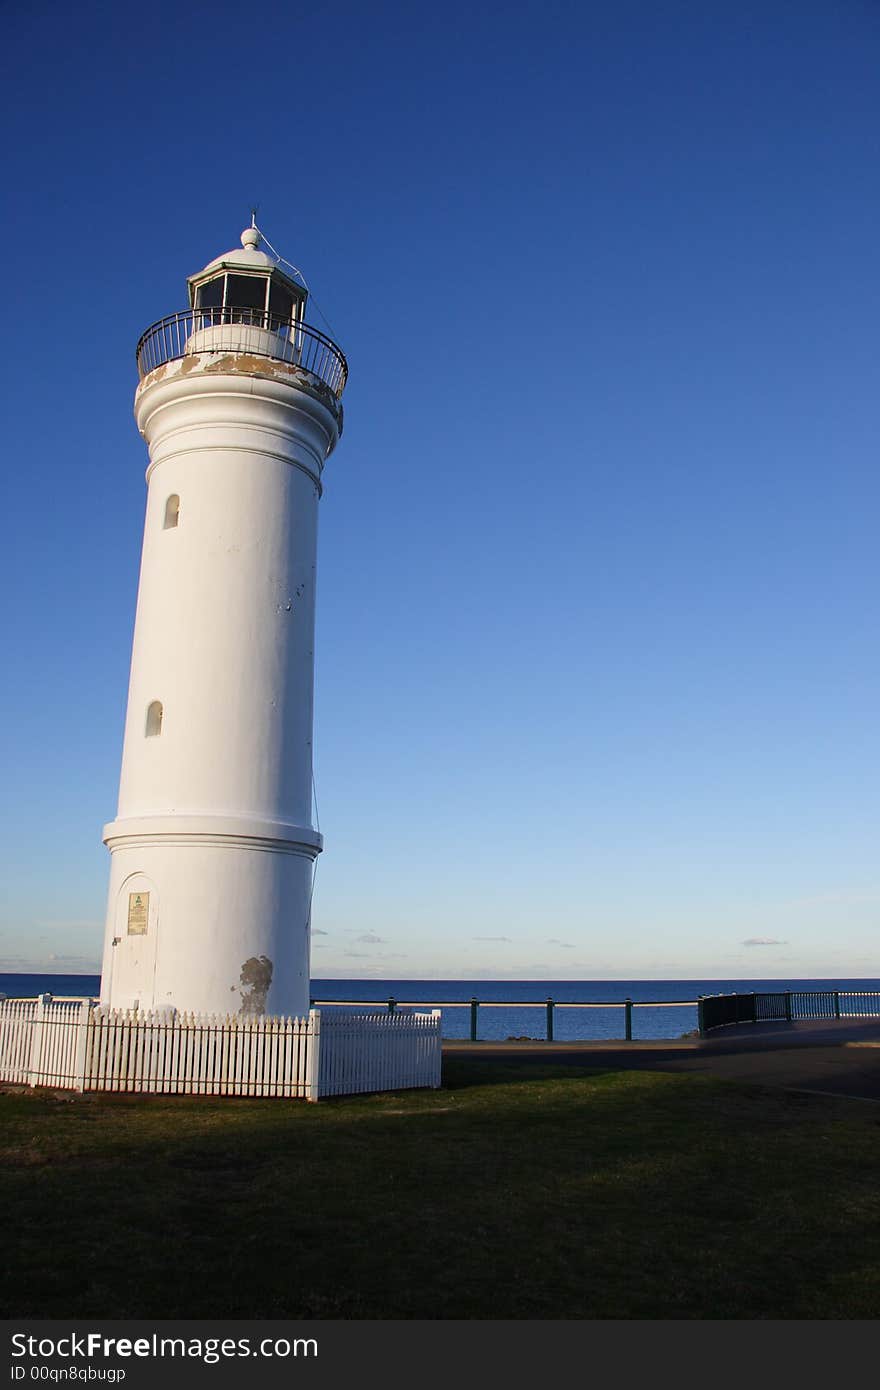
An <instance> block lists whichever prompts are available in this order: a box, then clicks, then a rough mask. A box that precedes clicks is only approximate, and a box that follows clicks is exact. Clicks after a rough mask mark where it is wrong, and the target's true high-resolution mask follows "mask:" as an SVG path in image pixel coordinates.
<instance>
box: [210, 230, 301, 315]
mask: <svg viewBox="0 0 880 1390" xmlns="http://www.w3.org/2000/svg"><path fill="white" fill-rule="evenodd" d="M262 240H263V238H262V236H261V234H260V231H259V230H258V228H257V227H254V226H250V227H245V229H244V231H243V232H242V234H241V247H240V248H239V247H236V248H234V249H233V250H231V251H225V252H224V253H223V254H222V255H221V256H215V257H214V259H213V260H212V261H209V262H208V264H207V265H206V266H205V267H204V269H203V270H199V271H197V272H196V274H195V275H190V277H189V279H188V280H187V286H188V289H189V302H190V305H191V307H192V308H193V309H220V308H225V309H248V310H251V311H258V312H260V311H261V312H263V313H266V314H271V315H272V316H273V317H280V318H282V319H285V320H302V317H303V309H304V307H305V302H306V300H307V299H308V290H307V289H306V288H305V286H304V285H302V284H300V283H299V282H298V281H297V280H295V279H294V278H293V277H292V276H291V275H288V274H286V272H285V271H283V270H282V269H281V267H280V265H279V264H278V262H277V260H274V259H273V258H272V257H271V256H268V255H267V254H266V252H265V251H261V250H260V244H261V242H262Z"/></svg>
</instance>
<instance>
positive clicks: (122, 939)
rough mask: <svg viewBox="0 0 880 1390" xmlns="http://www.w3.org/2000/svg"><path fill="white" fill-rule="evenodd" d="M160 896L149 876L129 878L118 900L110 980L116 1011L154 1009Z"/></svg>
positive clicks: (111, 997)
mask: <svg viewBox="0 0 880 1390" xmlns="http://www.w3.org/2000/svg"><path fill="white" fill-rule="evenodd" d="M158 925H159V894H158V893H157V892H156V885H155V884H154V883H153V882H152V880H151V879H148V878H147V877H146V875H145V874H133V875H132V876H131V877H130V878H127V879H126V880H125V882H124V883H123V885H122V887H121V888H120V890H119V896H118V897H117V899H116V930H115V932H114V939H113V958H112V964H111V977H110V1005H111V1007H112V1008H114V1009H151V1008H152V1007H153V1004H154V993H155V978H156V936H157V928H158Z"/></svg>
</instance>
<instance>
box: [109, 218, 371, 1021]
mask: <svg viewBox="0 0 880 1390" xmlns="http://www.w3.org/2000/svg"><path fill="white" fill-rule="evenodd" d="M241 242H242V249H241V250H238V249H236V250H234V251H230V252H229V253H227V254H226V255H224V256H220V257H219V258H218V259H217V260H214V261H212V262H211V263H210V265H208V266H206V267H205V269H204V270H202V271H200V272H199V273H198V274H197V275H193V276H191V277H190V279H189V282H188V283H189V297H190V308H189V309H188V310H187V311H186V312H183V313H178V314H172V315H170V316H169V317H168V318H165V319H162V320H160V322H159V323H157V324H154V325H153V327H152V328H150V329H148V330H147V332H146V333H145V334H144V336H143V337H142V339H141V341H140V343H139V345H138V354H137V356H138V369H139V373H140V378H141V380H140V385H139V386H138V388H137V393H136V396H135V416H136V419H137V423H138V428H139V429H140V432H141V434H142V435H143V436H144V439H145V440H146V442H147V445H148V448H149V467H148V468H147V484H148V491H147V507H146V519H145V523H144V541H143V553H142V559H141V572H140V584H139V588H138V600H137V615H136V619H135V629H134V643H133V650H132V658H131V680H130V685H129V694H128V712H127V717H126V724H125V743H124V748H123V754H122V773H121V778H120V789H119V808H118V812H117V817H116V820H114V821H113V822H112V823H111V824H110V825H107V826H106V827H105V828H104V842H105V844H106V845H107V846H108V848H109V850H110V853H111V869H110V892H109V903H108V909H107V927H106V940H105V948H104V964H103V976H102V986H101V1002H102V1004H104V1005H106V1006H108V1007H110V1008H134V1007H139V1008H141V1009H149V1008H162V1007H165V1006H174V1007H176V1008H177V1009H184V1010H195V1011H199V1012H209V1013H222V1014H226V1013H238V1012H242V1013H245V1014H255V1013H256V1014H259V1013H263V1012H266V1013H272V1014H280V1013H284V1014H302V1013H304V1012H305V1011H306V1010H307V1009H308V1006H309V919H310V906H311V885H312V876H313V866H314V860H315V858H316V856H317V855H318V853H319V852H320V850H321V837H320V835H319V834H318V833H317V832H316V831H315V830H314V829H313V827H312V707H313V668H314V625H315V578H316V542H317V521H318V500H319V498H320V495H321V473H322V469H323V466H324V461H325V459H326V458H327V457H328V455H329V454H330V452H331V451H332V449H333V448H334V446H335V445H336V442H337V440H338V438H339V435H340V433H341V430H342V405H341V403H340V396H341V394H342V390H343V387H344V385H345V379H346V374H347V366H346V362H345V358H344V356H343V354H342V352H341V351H340V350H339V348H338V347H336V345H335V344H334V343H332V342H331V341H330V340H329V339H328V338H326V337H325V336H324V335H323V334H321V333H319V332H317V331H316V330H315V329H313V328H310V327H308V326H307V325H306V323H305V318H304V310H305V304H306V299H307V291H306V289H305V288H304V286H303V285H301V284H299V283H298V281H297V279H296V278H295V277H294V276H290V275H287V274H285V273H284V272H283V271H282V270H281V268H280V266H279V265H278V264H277V263H276V261H275V260H274V259H272V258H271V257H270V256H268V255H266V254H265V252H263V251H261V250H260V243H261V236H260V233H259V232H258V231H257V229H256V227H250V228H248V229H247V230H246V231H245V232H244V233H243V234H242V237H241Z"/></svg>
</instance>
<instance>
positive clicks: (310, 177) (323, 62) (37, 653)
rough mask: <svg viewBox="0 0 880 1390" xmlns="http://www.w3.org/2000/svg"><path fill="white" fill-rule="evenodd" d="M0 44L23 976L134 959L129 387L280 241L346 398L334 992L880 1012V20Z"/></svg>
mask: <svg viewBox="0 0 880 1390" xmlns="http://www.w3.org/2000/svg"><path fill="white" fill-rule="evenodd" d="M3 27H4V46H3V47H4V53H3V63H4V67H5V69H6V70H5V72H4V82H3V91H2V102H3V105H4V106H5V107H6V110H5V113H4V130H5V131H6V134H7V142H6V143H7V150H6V159H5V174H4V184H3V187H4V192H5V194H6V196H7V200H8V201H7V213H6V226H7V233H6V252H5V263H6V273H5V276H4V286H5V289H4V299H5V305H4V320H5V325H6V327H5V331H4V333H3V345H2V350H3V355H4V359H5V361H4V367H3V381H4V385H5V387H6V390H7V392H8V401H9V404H8V408H7V411H6V412H4V415H5V418H4V425H3V443H4V450H3V452H4V467H3V487H4V505H3V513H4V517H5V522H6V524H5V527H4V541H3V545H2V547H0V566H2V571H3V573H2V596H3V605H2V611H3V632H2V648H0V650H2V659H3V681H2V701H3V718H2V731H3V732H2V739H3V747H2V778H3V788H4V793H3V797H2V822H0V844H2V856H3V861H4V862H3V865H2V900H3V901H2V917H0V969H7V970H8V969H16V968H20V969H29V968H40V967H44V968H52V969H61V968H68V969H72V970H89V969H92V968H94V967H95V965H96V963H97V962H98V961H99V959H100V949H101V940H102V927H103V915H104V900H105V892H106V882H107V872H108V865H109V856H108V855H107V853H106V851H105V849H104V848H103V846H102V845H101V842H100V832H101V826H102V824H103V823H104V822H105V821H107V820H109V819H111V818H112V816H113V814H114V812H115V808H116V793H117V781H118V772H119V759H120V752H121V740H122V725H123V716H124V708H125V698H126V687H127V677H128V663H129V655H130V643H131V631H132V622H133V615H134V603H135V594H136V585H137V574H138V563H139V551H140V538H141V527H142V521H143V506H144V479H143V474H144V468H145V464H146V453H145V447H144V445H143V442H142V441H141V439H140V438H139V436H138V434H137V431H136V429H135V426H134V423H133V419H132V412H131V407H132V397H133V392H134V387H135V384H136V373H135V368H134V347H135V343H136V341H137V338H138V336H139V335H140V333H141V332H142V330H143V329H144V328H145V327H146V326H147V325H148V324H150V323H152V322H153V321H154V320H156V319H158V318H160V317H161V316H162V315H164V314H166V313H170V312H173V311H174V310H176V309H178V308H182V307H184V304H185V277H186V276H187V274H189V273H191V272H193V271H195V270H196V269H198V268H200V267H201V266H202V265H203V264H205V262H207V261H208V260H209V259H211V258H212V257H213V256H215V255H217V254H219V253H220V252H221V251H223V250H225V249H227V248H229V247H231V246H233V245H235V244H237V240H238V234H239V232H240V230H241V228H242V227H243V226H244V225H245V224H246V222H247V221H248V216H249V209H250V206H251V204H252V203H253V202H257V203H258V204H259V221H260V223H261V225H262V226H263V227H264V228H265V230H266V232H267V233H268V235H269V237H270V239H271V240H272V242H273V243H274V245H275V246H276V247H277V248H278V249H279V250H280V251H281V252H282V254H284V255H285V256H287V257H289V258H290V259H291V260H293V261H294V262H295V263H296V264H297V265H299V266H301V267H302V269H303V271H304V273H305V275H306V278H307V279H308V281H309V284H310V285H311V287H312V289H313V291H314V295H315V298H316V300H317V303H318V304H319V305H320V307H321V309H322V310H323V312H324V314H325V315H326V317H327V319H328V320H329V322H330V324H331V325H332V331H333V335H334V336H335V337H336V338H337V339H338V341H339V342H340V343H341V344H342V346H343V347H344V349H345V351H346V352H347V354H348V357H349V360H350V364H351V380H350V386H349V389H348V391H347V393H346V411H347V415H346V432H345V436H344V438H343V441H342V443H341V445H340V447H339V449H338V451H337V453H336V454H335V455H334V456H333V458H332V459H331V460H330V462H329V465H328V467H327V470H326V475H325V482H326V490H325V495H324V498H323V501H322V503H321V539H320V562H319V608H318V667H317V751H318V764H317V778H318V783H317V785H318V805H319V811H320V822H321V828H322V830H323V832H324V835H325V840H326V851H325V853H324V855H323V856H322V857H321V859H320V861H319V867H318V875H317V887H316V895H315V909H314V925H315V927H316V929H317V932H318V933H320V934H317V935H316V936H315V941H314V945H315V950H314V953H313V973H314V974H315V975H318V976H320V975H324V976H326V975H343V976H346V975H352V976H353V975H375V976H379V977H384V976H397V977H421V976H431V975H433V976H437V977H444V976H455V977H462V978H471V977H475V976H484V977H486V976H488V977H505V976H511V977H516V976H521V977H523V978H532V977H543V978H558V977H570V978H597V977H603V976H604V977H626V976H631V977H636V978H648V977H652V976H654V977H682V976H693V977H701V976H719V977H721V976H727V977H733V976H737V975H739V976H748V975H752V976H784V975H790V976H799V975H800V976H809V975H826V974H828V975H840V976H844V975H865V976H870V975H877V974H880V956H878V952H877V940H878V932H877V928H878V922H880V867H878V857H877V848H878V821H880V814H878V813H880V790H878V788H880V778H878V772H880V756H878V755H880V738H878V728H880V719H878V709H880V641H878V623H877V607H878V604H877V598H878V584H877V578H878V573H877V571H878V566H877V521H878V514H880V512H878V502H880V498H878V470H877V463H876V458H877V439H878V367H877V360H878V349H877V324H878V321H880V303H878V280H877V265H878V253H877V248H878V244H880V225H878V223H880V198H878V182H877V170H878V154H880V150H878V144H880V139H878V137H880V98H878V80H877V74H878V60H880V7H878V5H877V4H876V3H873V0H775V3H773V4H767V3H766V2H765V0H736V3H733V0H730V3H718V4H706V3H704V0H668V2H667V3H657V0H602V3H589V0H586V3H580V4H558V3H553V2H552V0H550V3H540V4H539V3H534V2H533V0H528V3H524V4H504V5H501V4H497V5H496V4H484V5H473V4H462V3H460V0H453V2H452V3H448V4H444V5H442V6H433V7H432V6H421V5H419V6H417V5H412V4H394V3H389V4H382V3H376V4H369V3H364V4H353V3H344V2H343V3H338V4H335V5H333V6H326V5H325V6H307V5H301V4H280V5H276V6H274V7H253V6H241V5H240V4H235V5H232V4H225V3H214V4H210V5H207V4H201V3H187V4H185V5H180V4H173V5H172V4H168V3H166V0H160V3H157V4H153V5H150V6H148V7H142V6H135V5H129V4H123V5H118V6H111V5H101V6H98V5H94V4H90V3H88V2H86V3H85V4H83V5H78V6H75V7H74V6H70V5H67V4H57V5H53V4H40V3H35V4H34V5H31V6H9V7H7V8H5V9H4V14H3ZM310 317H311V319H312V321H313V322H314V321H317V323H318V324H319V325H321V320H320V318H316V315H315V313H314V312H313V313H312V314H311V315H310ZM750 943H752V944H750ZM758 943H762V944H758Z"/></svg>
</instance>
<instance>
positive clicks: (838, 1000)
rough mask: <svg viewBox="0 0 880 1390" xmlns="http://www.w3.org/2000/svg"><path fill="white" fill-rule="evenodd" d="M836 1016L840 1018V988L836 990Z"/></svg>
mask: <svg viewBox="0 0 880 1390" xmlns="http://www.w3.org/2000/svg"><path fill="white" fill-rule="evenodd" d="M834 1017H835V1018H840V990H839V989H836V990H835V991H834Z"/></svg>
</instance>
